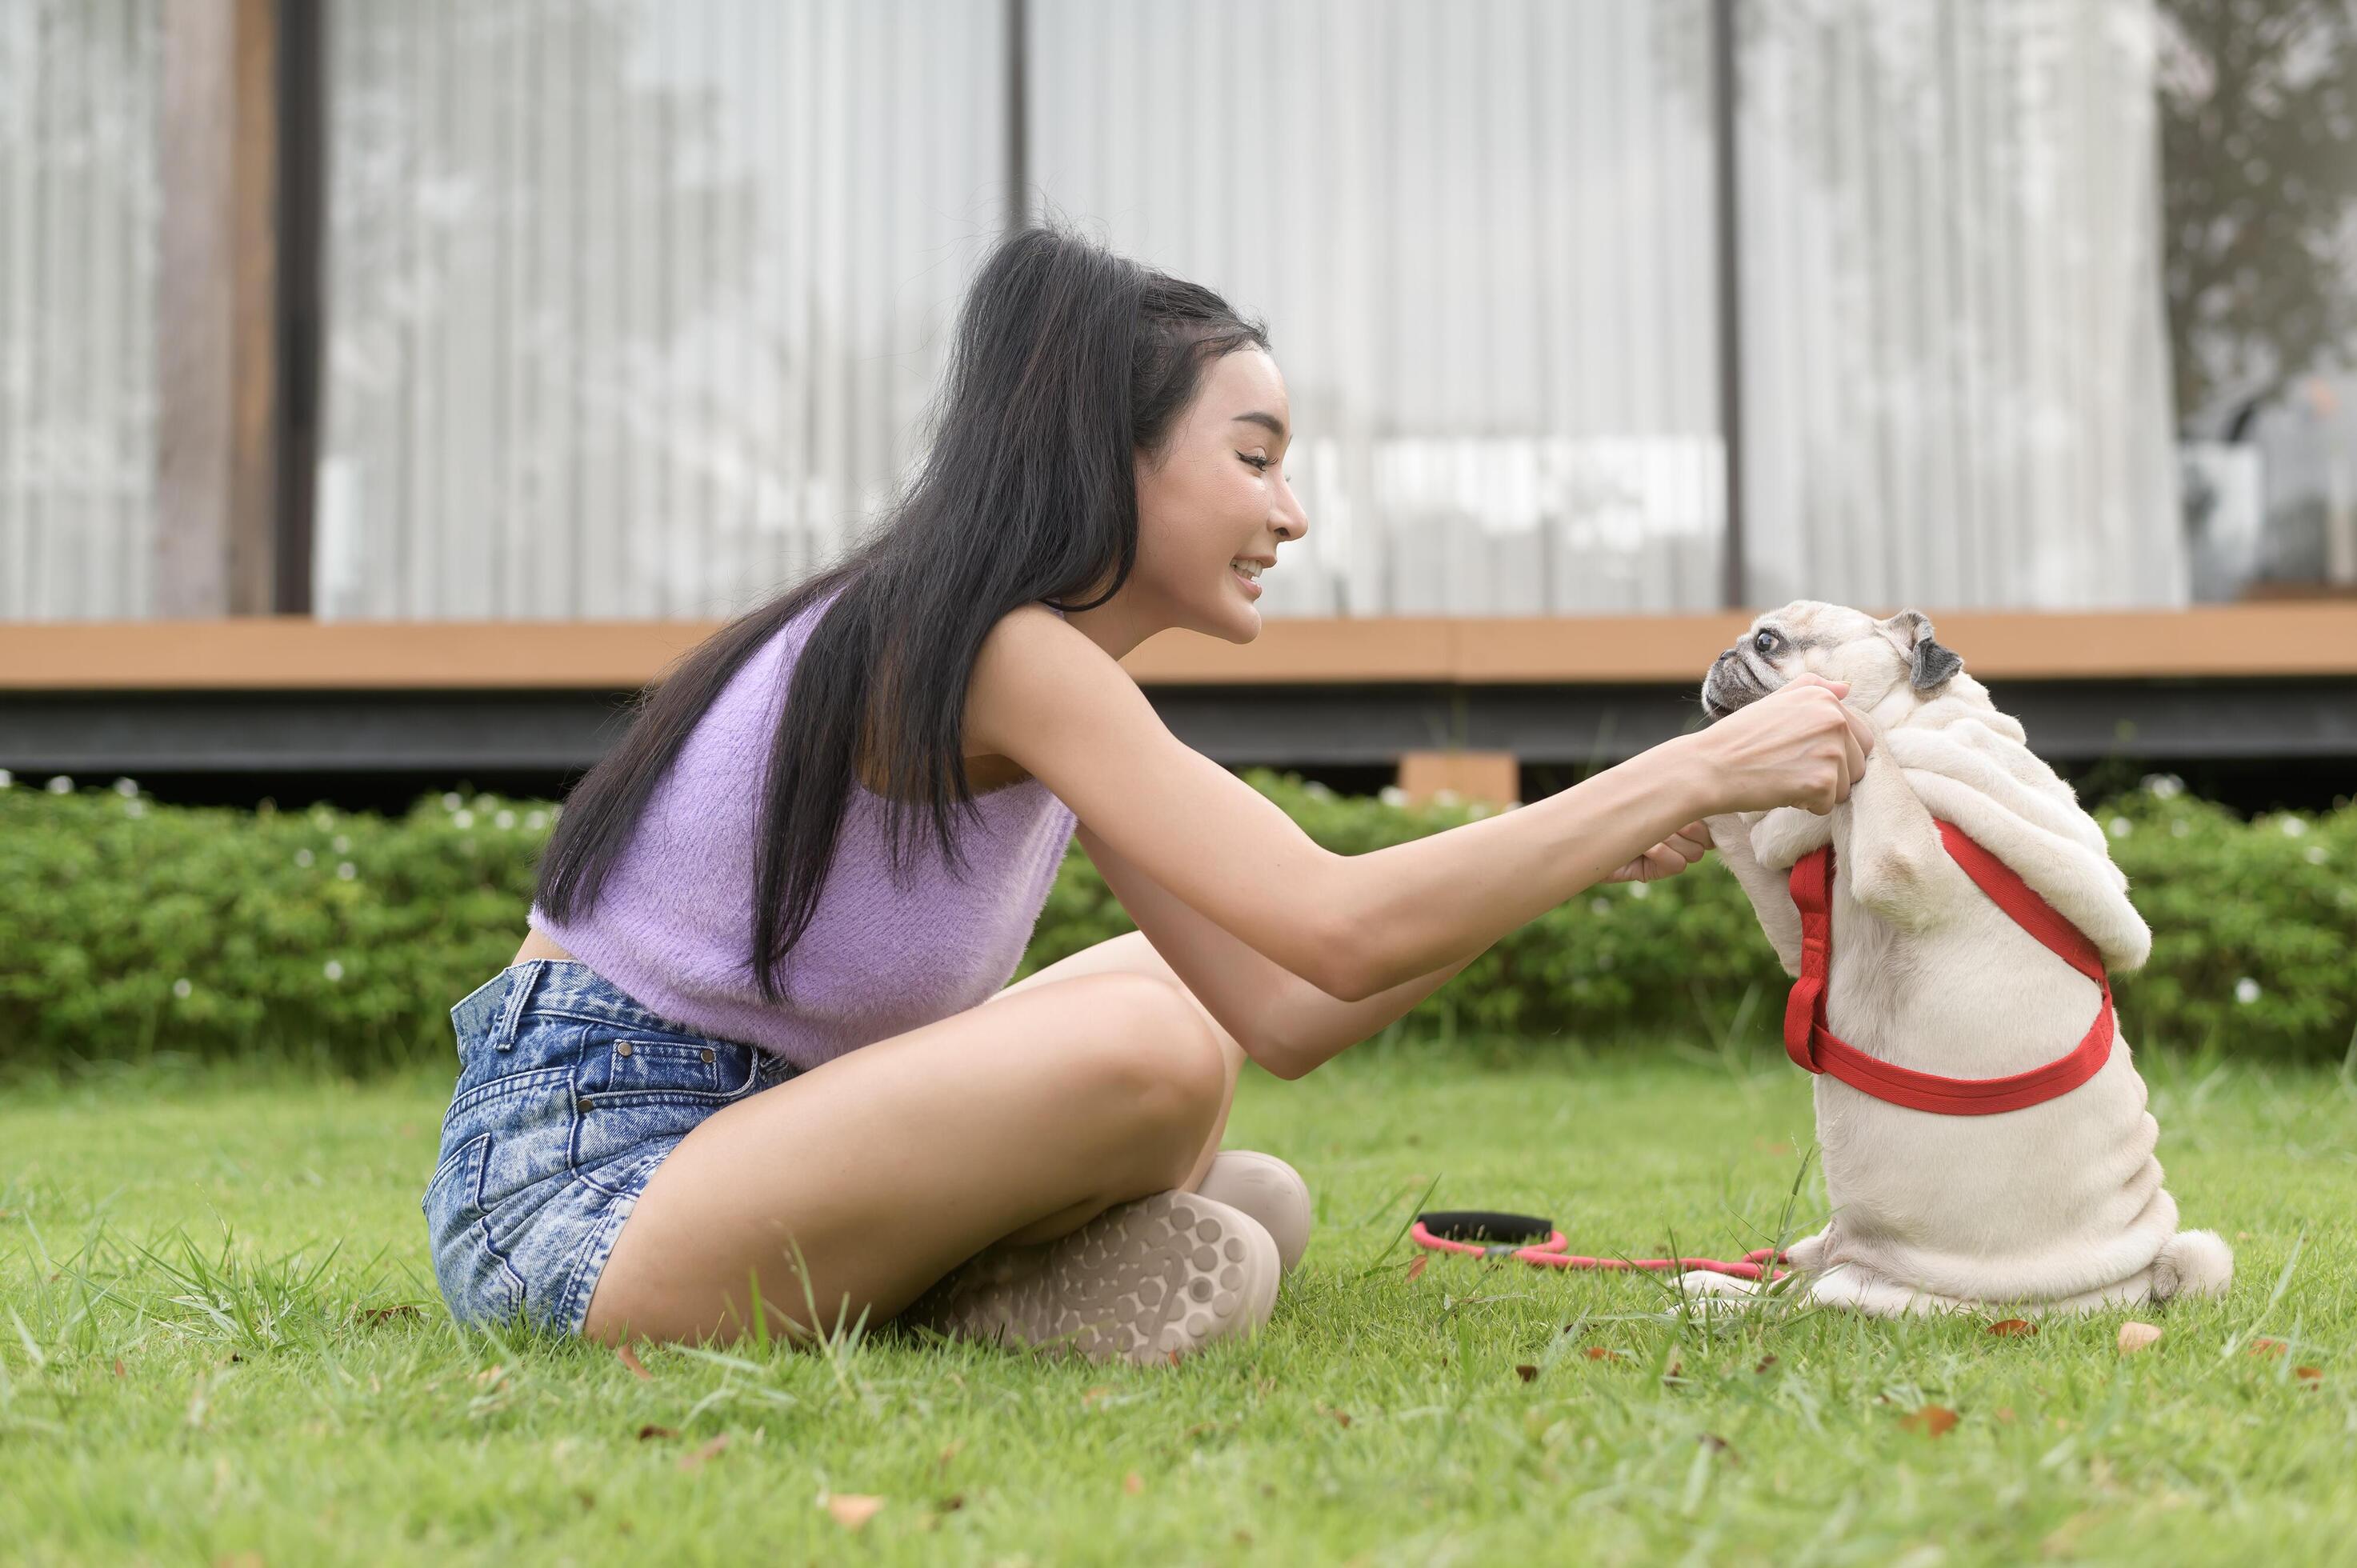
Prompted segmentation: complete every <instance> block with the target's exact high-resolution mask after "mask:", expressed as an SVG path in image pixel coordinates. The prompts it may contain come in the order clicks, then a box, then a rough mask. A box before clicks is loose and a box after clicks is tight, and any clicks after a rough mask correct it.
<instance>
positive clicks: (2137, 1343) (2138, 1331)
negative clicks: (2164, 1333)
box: [2120, 1321, 2160, 1356]
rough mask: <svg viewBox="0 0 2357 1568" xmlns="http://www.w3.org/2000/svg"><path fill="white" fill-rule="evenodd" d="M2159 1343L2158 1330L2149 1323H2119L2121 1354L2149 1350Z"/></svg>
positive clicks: (2125, 1354) (2133, 1353)
mask: <svg viewBox="0 0 2357 1568" xmlns="http://www.w3.org/2000/svg"><path fill="white" fill-rule="evenodd" d="M2159 1343H2160V1330H2159V1329H2158V1328H2156V1327H2154V1326H2152V1325H2151V1324H2149V1323H2136V1322H2134V1321H2130V1322H2127V1323H2123V1324H2121V1325H2120V1354H2121V1355H2123V1356H2133V1355H2135V1354H2136V1352H2137V1351H2139V1350H2149V1349H2151V1348H2153V1347H2154V1346H2155V1345H2158V1344H2159Z"/></svg>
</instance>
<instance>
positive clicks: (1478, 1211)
mask: <svg viewBox="0 0 2357 1568" xmlns="http://www.w3.org/2000/svg"><path fill="white" fill-rule="evenodd" d="M1416 1219H1417V1221H1418V1222H1419V1223H1420V1224H1422V1225H1423V1227H1424V1228H1425V1229H1426V1230H1429V1231H1430V1232H1432V1234H1433V1235H1435V1236H1437V1237H1438V1238H1440V1240H1444V1241H1484V1242H1501V1241H1544V1240H1546V1239H1547V1238H1548V1237H1550V1236H1553V1235H1554V1234H1555V1221H1554V1220H1552V1219H1540V1218H1539V1217H1538V1216H1537V1215H1535V1214H1503V1213H1498V1212H1495V1211H1492V1210H1491V1209H1486V1208H1443V1209H1436V1210H1434V1211H1433V1212H1432V1213H1430V1214H1419V1215H1417V1216H1416Z"/></svg>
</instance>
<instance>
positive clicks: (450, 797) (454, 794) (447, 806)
mask: <svg viewBox="0 0 2357 1568" xmlns="http://www.w3.org/2000/svg"><path fill="white" fill-rule="evenodd" d="M465 804H466V802H465V801H464V800H460V799H458V791H457V790H456V789H453V790H451V791H450V792H449V793H448V794H447V795H445V796H443V797H442V809H443V810H444V811H457V809H458V808H459V807H461V806H463V805H465Z"/></svg>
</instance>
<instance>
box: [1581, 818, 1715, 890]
mask: <svg viewBox="0 0 2357 1568" xmlns="http://www.w3.org/2000/svg"><path fill="white" fill-rule="evenodd" d="M1708 848H1710V829H1709V827H1708V826H1707V825H1706V824H1704V823H1702V822H1688V823H1687V824H1686V825H1685V826H1684V827H1682V828H1680V829H1679V830H1678V831H1677V832H1674V833H1672V834H1671V835H1670V836H1669V837H1667V838H1665V839H1663V841H1662V842H1661V843H1657V844H1655V845H1654V846H1653V847H1652V848H1651V849H1649V850H1647V851H1646V852H1645V853H1644V854H1641V855H1639V856H1638V857H1637V858H1636V859H1634V860H1632V861H1630V862H1629V863H1628V864H1627V865H1623V866H1621V867H1620V870H1618V871H1616V872H1614V873H1613V874H1612V875H1609V876H1608V877H1606V878H1605V879H1604V880H1605V881H1607V882H1659V881H1660V880H1661V879H1662V878H1663V877H1664V876H1675V875H1677V874H1678V873H1679V872H1681V871H1684V869H1685V868H1686V867H1687V866H1689V865H1693V864H1694V863H1695V861H1697V860H1700V859H1701V858H1702V856H1703V852H1704V851H1705V850H1706V849H1708Z"/></svg>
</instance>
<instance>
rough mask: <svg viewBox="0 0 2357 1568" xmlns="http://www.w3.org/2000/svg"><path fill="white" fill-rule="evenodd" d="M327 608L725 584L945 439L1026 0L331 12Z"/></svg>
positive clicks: (485, 611) (344, 614)
mask: <svg viewBox="0 0 2357 1568" xmlns="http://www.w3.org/2000/svg"><path fill="white" fill-rule="evenodd" d="M329 48H330V54H331V66H330V70H331V82H330V96H329V102H330V105H331V108H330V114H331V120H332V145H331V152H330V158H329V180H330V186H331V189H332V192H333V199H332V203H331V207H332V212H333V217H332V219H331V229H330V233H329V238H328V316H329V321H330V328H329V348H328V367H327V375H326V381H327V399H328V409H327V444H326V454H325V456H324V459H323V462H322V465H321V469H320V476H319V478H320V486H319V495H318V509H317V517H318V530H319V535H318V553H317V561H318V574H317V606H318V611H319V614H320V615H322V616H323V617H328V618H431V617H449V618H617V617H673V616H701V615H712V614H723V613H726V612H728V611H731V610H733V609H736V608H740V607H744V606H746V605H748V604H749V603H752V602H754V601H756V600H758V599H759V598H761V597H764V596H767V595H768V594H770V592H771V591H773V590H774V589H775V588H777V587H778V586H780V585H784V584H786V583H789V582H791V581H792V580H794V579H796V578H798V577H799V576H801V575H803V574H805V573H807V572H808V571H809V570H810V569H811V568H812V567H813V566H814V565H815V564H819V563H821V562H823V560H825V559H827V558H828V557H830V556H832V555H833V554H834V553H836V552H837V551H839V550H840V549H841V548H842V547H843V545H844V543H845V542H846V540H847V539H848V538H849V537H850V531H851V530H852V529H853V528H854V527H855V526H856V523H857V521H859V520H860V519H862V518H864V517H866V516H867V515H869V514H871V513H872V512H873V511H874V510H876V508H877V506H879V505H880V504H881V503H882V502H883V501H884V499H886V497H887V496H888V494H889V492H890V490H891V489H892V486H893V483H894V481H895V478H896V477H897V476H898V474H899V471H900V469H901V467H902V466H903V465H904V464H905V463H906V462H907V461H908V460H909V457H910V456H912V455H913V453H914V452H915V450H916V448H917V443H918V439H919V437H920V428H919V427H920V420H921V415H922V413H923V412H924V407H925V401H926V399H927V397H928V395H929V393H930V392H931V387H932V382H933V372H934V368H935V366H936V364H937V362H938V352H939V349H941V347H942V340H943V338H945V336H946V329H947V326H948V322H949V319H950V316H951V313H952V309H953V307H954V306H955V304H956V301H957V298H958V295H959V294H960V292H961V290H962V288H963V284H964V282H965V279H966V277H967V276H968V274H969V272H970V269H971V267H972V265H973V264H974V261H975V260H976V259H977V257H978V255H979V253H980V252H981V251H982V249H983V248H984V247H985V246H986V245H987V243H988V242H990V241H991V240H992V239H994V238H995V237H996V234H997V232H998V230H999V228H1000V225H1001V221H1002V219H1003V216H1004V213H1005V209H1006V172H1005V171H1006V166H1007V157H1006V125H1007V119H1008V116H1007V111H1006V91H1005V83H1006V77H1007V72H1006V55H1005V48H1006V29H1005V21H1004V11H1003V8H1002V7H1000V6H998V5H977V4H972V3H969V0H862V3H860V4H858V5H845V4H836V3H831V0H407V3H404V4H402V5H371V4H344V5H338V6H337V7H336V9H335V12H334V16H333V26H332V27H331V30H330V44H329Z"/></svg>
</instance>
